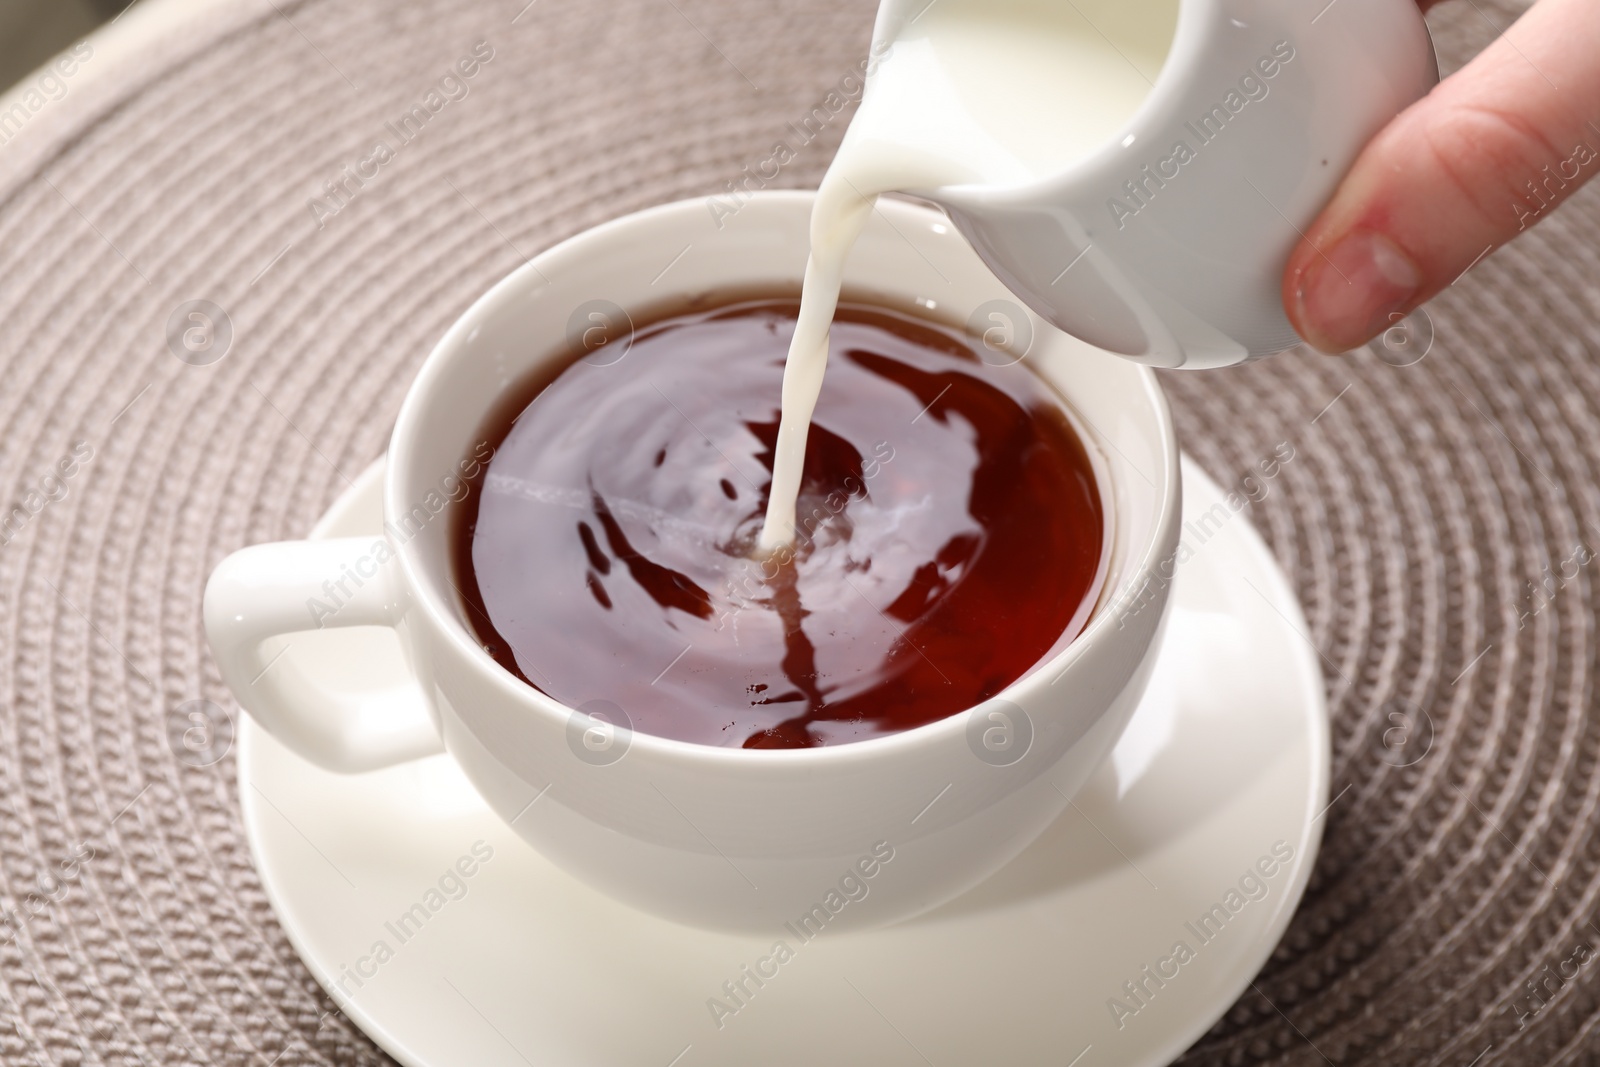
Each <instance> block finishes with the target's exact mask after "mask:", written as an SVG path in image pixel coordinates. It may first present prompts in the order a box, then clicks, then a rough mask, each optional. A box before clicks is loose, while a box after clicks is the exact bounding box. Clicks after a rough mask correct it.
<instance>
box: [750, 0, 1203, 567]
mask: <svg viewBox="0 0 1600 1067" xmlns="http://www.w3.org/2000/svg"><path fill="white" fill-rule="evenodd" d="M884 4H885V11H883V12H880V15H879V20H878V30H877V36H878V38H879V43H881V42H882V41H883V40H888V41H891V42H892V45H891V46H890V47H888V48H887V50H882V55H883V58H882V59H881V60H880V61H879V65H878V67H877V69H876V70H874V71H873V72H872V73H871V75H870V76H869V77H868V79H867V84H866V88H865V91H864V93H863V96H862V100H861V106H860V109H859V110H858V111H857V112H856V115H855V118H854V119H853V120H852V121H851V123H850V127H849V129H848V130H847V131H846V132H845V136H844V140H843V143H842V144H841V145H840V148H839V152H838V155H837V156H835V157H834V161H833V164H832V165H831V166H830V167H829V168H828V172H827V174H826V175H825V176H824V178H823V180H822V185H821V187H820V188H819V189H818V191H817V198H816V201H815V204H814V206H813V207H812V212H811V254H810V258H809V259H808V260H807V263H806V273H805V283H804V288H803V290H802V293H801V298H800V317H799V321H798V322H797V323H796V326H795V333H794V338H793V340H792V341H791V342H790V345H789V355H788V361H787V363H786V364H785V366H784V375H783V416H782V421H781V423H780V425H779V428H778V447H777V456H776V460H775V464H774V469H773V477H772V491H771V495H770V497H769V498H768V503H767V513H766V521H765V524H764V525H763V527H762V531H761V539H760V542H759V546H758V547H759V549H760V550H761V551H764V552H771V551H774V550H776V549H777V548H779V547H780V546H782V545H786V544H788V543H789V542H791V541H792V540H793V538H794V535H795V505H796V500H797V498H798V496H799V491H800V475H801V468H802V466H803V463H804V459H805V450H806V436H807V432H808V431H809V429H810V427H811V416H812V413H813V411H814V410H815V408H816V404H817V397H818V395H819V393H820V392H821V390H822V376H823V372H824V371H825V370H826V368H827V360H828V330H829V326H830V325H831V324H832V322H833V315H834V311H835V309H836V307H837V305H838V302H839V289H840V285H841V283H842V279H843V275H844V267H845V260H846V258H847V257H848V255H849V253H850V249H851V247H852V246H853V245H854V244H855V242H856V238H857V237H859V236H860V234H861V230H862V227H863V226H864V225H865V224H866V221H867V218H868V216H869V215H870V214H871V213H872V210H873V208H874V206H875V205H876V203H877V198H878V196H879V194H881V193H886V192H890V191H894V190H902V191H916V192H922V193H924V194H931V193H933V192H934V191H935V190H938V189H941V188H946V187H949V186H957V185H974V184H977V185H997V186H1000V185H1016V184H1020V183H1026V182H1031V181H1035V180H1038V179H1041V178H1046V177H1049V176H1051V175H1053V174H1056V173H1059V172H1060V171H1062V170H1063V169H1065V168H1066V167H1067V166H1069V165H1070V164H1071V163H1072V162H1073V161H1074V160H1076V159H1079V158H1081V157H1083V156H1085V155H1087V154H1089V153H1091V152H1093V151H1095V150H1096V149H1099V148H1101V147H1102V146H1103V145H1105V144H1106V142H1107V141H1108V140H1110V139H1111V138H1112V137H1113V136H1114V135H1115V134H1116V132H1117V130H1118V129H1119V128H1120V127H1121V126H1122V124H1123V123H1124V122H1126V121H1127V120H1128V119H1129V118H1130V117H1131V116H1132V115H1133V113H1134V111H1136V110H1137V109H1138V107H1139V105H1140V104H1141V103H1142V102H1143V101H1144V98H1145V96H1146V94H1147V93H1148V92H1149V90H1150V88H1151V86H1152V84H1153V83H1154V82H1155V79H1156V75H1157V73H1158V72H1159V71H1160V69H1161V66H1162V64H1163V63H1164V62H1165V60H1166V55H1167V50H1168V48H1169V47H1170V45H1171V41H1172V37H1173V32H1174V28H1175V26H1176V23H1177V7H1178V0H931V2H929V0H909V2H902V0H884Z"/></svg>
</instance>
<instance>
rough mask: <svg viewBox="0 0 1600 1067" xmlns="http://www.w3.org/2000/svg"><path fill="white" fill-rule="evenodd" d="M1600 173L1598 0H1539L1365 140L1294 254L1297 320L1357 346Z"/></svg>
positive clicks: (1314, 338) (1286, 285) (1289, 288)
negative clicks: (1467, 62) (1364, 147)
mask: <svg viewBox="0 0 1600 1067" xmlns="http://www.w3.org/2000/svg"><path fill="white" fill-rule="evenodd" d="M1473 6H1474V7H1477V4H1476V3H1474V4H1473ZM1478 11H1479V14H1480V15H1482V8H1479V9H1478ZM1485 17H1486V16H1485ZM1597 172H1600V4H1596V3H1595V2H1594V0H1540V2H1539V3H1538V4H1536V5H1535V6H1534V7H1533V8H1532V9H1531V10H1530V11H1528V13H1527V14H1525V15H1524V16H1523V17H1522V18H1521V19H1519V20H1518V21H1517V22H1516V23H1515V24H1514V25H1513V26H1512V27H1511V29H1510V30H1508V31H1507V32H1506V33H1505V34H1503V35H1502V36H1501V37H1500V38H1499V39H1498V40H1496V41H1495V42H1494V43H1493V44H1491V45H1490V46H1489V47H1488V48H1486V49H1485V50H1484V51H1483V53H1482V54H1480V55H1479V56H1478V57H1477V58H1476V59H1474V60H1473V61H1472V62H1471V63H1469V64H1468V65H1467V66H1466V67H1465V68H1463V69H1462V70H1460V71H1459V72H1457V73H1456V74H1454V75H1452V76H1451V77H1450V78H1448V79H1446V80H1445V81H1444V82H1443V83H1442V84H1440V85H1439V86H1438V87H1437V88H1436V89H1434V91H1433V92H1432V93H1430V94H1428V96H1427V97H1425V98H1424V99H1422V100H1420V101H1418V102H1417V103H1415V104H1413V105H1412V106H1411V107H1410V108H1408V109H1407V110H1406V111H1405V112H1403V113H1402V114H1401V115H1400V116H1399V117H1397V118H1396V119H1395V120H1394V121H1393V122H1391V123H1390V124H1389V125H1388V126H1387V127H1386V128H1385V129H1384V130H1382V131H1381V132H1380V133H1379V134H1378V136H1377V137H1375V138H1374V139H1373V140H1372V142H1371V143H1370V144H1368V145H1367V147H1366V149H1365V150H1364V151H1363V152H1362V153H1361V155H1360V157H1359V158H1358V159H1357V160H1356V163H1355V166H1354V167H1353V168H1352V169H1351V171H1350V173H1349V174H1348V175H1347V176H1346V177H1345V179H1344V182H1343V184H1342V185H1340V187H1339V189H1338V190H1337V191H1336V192H1335V193H1334V196H1333V199H1332V201H1330V202H1329V204H1328V206H1327V207H1326V208H1325V209H1324V210H1323V212H1322V215H1321V217H1320V218H1318V219H1317V220H1316V222H1315V223H1313V224H1312V226H1311V228H1310V229H1309V230H1308V231H1307V233H1306V235H1305V239H1304V240H1302V241H1301V242H1300V244H1299V246H1298V247H1297V248H1296V249H1295V250H1294V252H1293V254H1291V256H1290V257H1289V266H1288V269H1287V270H1286V271H1285V273H1284V280H1283V300H1284V307H1285V309H1286V310H1287V311H1288V313H1289V320H1290V322H1291V323H1293V325H1294V327H1295V329H1296V330H1298V331H1299V333H1300V336H1302V337H1304V338H1305V339H1306V340H1307V341H1309V342H1310V343H1311V344H1312V345H1314V346H1316V347H1317V348H1319V349H1322V350H1323V351H1325V352H1342V351H1345V350H1347V349H1351V348H1355V347H1356V346H1358V345H1360V344H1362V343H1364V342H1366V341H1368V340H1370V339H1371V338H1372V337H1374V336H1376V335H1377V334H1378V333H1380V332H1382V331H1383V330H1384V329H1385V328H1387V327H1388V326H1390V325H1391V324H1392V323H1393V322H1395V321H1397V320H1398V319H1399V318H1400V317H1401V316H1403V315H1404V314H1406V313H1407V312H1409V311H1411V310H1412V309H1413V308H1415V307H1416V306H1417V305H1419V304H1421V303H1422V302H1423V301H1424V300H1427V299H1428V298H1429V297H1431V296H1433V295H1434V294H1435V293H1437V292H1439V291H1440V290H1441V289H1444V288H1445V287H1447V286H1448V285H1450V284H1451V283H1452V282H1453V281H1455V280H1456V278H1458V277H1460V275H1461V274H1463V273H1464V272H1465V271H1466V270H1467V269H1468V268H1469V267H1471V266H1472V265H1473V264H1474V263H1476V262H1477V261H1478V259H1480V258H1481V257H1482V256H1484V255H1485V254H1487V253H1488V252H1489V251H1491V250H1492V249H1494V248H1496V247H1498V246H1499V245H1501V244H1503V243H1505V242H1506V241H1509V240H1510V239H1511V238H1513V237H1515V236H1516V235H1517V234H1518V233H1520V232H1521V231H1523V230H1525V229H1527V228H1528V227H1529V226H1531V225H1533V224H1534V222H1536V221H1537V220H1538V219H1540V218H1543V217H1544V216H1545V215H1547V214H1549V212H1550V211H1551V209H1552V208H1554V207H1555V205H1556V204H1558V203H1560V202H1561V201H1562V200H1564V199H1565V198H1566V197H1567V196H1569V195H1571V194H1572V193H1573V192H1574V191H1575V190H1576V189H1577V188H1578V187H1579V186H1581V185H1582V184H1583V183H1584V182H1586V181H1588V179H1589V178H1590V177H1591V176H1593V175H1594V174H1595V173H1597Z"/></svg>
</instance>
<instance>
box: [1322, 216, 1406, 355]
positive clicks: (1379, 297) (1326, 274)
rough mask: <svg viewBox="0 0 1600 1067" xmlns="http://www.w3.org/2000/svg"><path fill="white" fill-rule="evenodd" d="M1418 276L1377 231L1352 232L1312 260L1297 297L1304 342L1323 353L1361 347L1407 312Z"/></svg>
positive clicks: (1404, 255) (1396, 247) (1391, 243)
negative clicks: (1394, 317)
mask: <svg viewBox="0 0 1600 1067" xmlns="http://www.w3.org/2000/svg"><path fill="white" fill-rule="evenodd" d="M1421 288H1422V272H1421V271H1419V270H1418V269H1417V265H1416V264H1415V263H1413V262H1411V257H1410V256H1407V255H1406V254H1405V253H1404V252H1403V251H1401V250H1400V246H1399V245H1397V244H1395V243H1394V242H1393V241H1391V240H1390V239H1389V238H1387V237H1385V236H1384V235H1383V234H1381V233H1374V232H1373V231H1371V230H1357V231H1355V232H1352V233H1349V234H1346V235H1345V236H1344V237H1343V238H1341V239H1340V240H1339V242H1338V243H1337V244H1335V245H1334V246H1333V247H1332V248H1331V249H1328V250H1326V251H1325V252H1324V253H1323V254H1321V255H1319V256H1317V257H1316V258H1314V259H1313V260H1312V261H1311V262H1310V264H1308V265H1307V267H1306V270H1305V274H1304V275H1303V276H1302V277H1301V279H1300V287H1299V290H1298V292H1297V294H1296V295H1297V298H1298V300H1299V302H1300V321H1301V323H1302V324H1303V325H1304V327H1305V328H1306V340H1307V341H1309V342H1311V344H1312V345H1314V346H1316V347H1317V348H1320V349H1322V350H1323V351H1324V352H1345V351H1348V350H1349V349H1352V348H1355V347H1357V346H1359V345H1362V344H1365V343H1366V342H1367V341H1370V340H1371V339H1372V338H1374V337H1376V336H1377V335H1378V334H1379V333H1381V332H1382V331H1383V330H1384V329H1385V328H1386V327H1387V326H1388V325H1389V324H1390V322H1391V321H1393V318H1392V317H1393V316H1398V315H1401V314H1403V313H1404V312H1406V311H1409V310H1410V309H1411V305H1412V303H1413V301H1415V300H1416V297H1417V293H1418V292H1419V291H1420V290H1421Z"/></svg>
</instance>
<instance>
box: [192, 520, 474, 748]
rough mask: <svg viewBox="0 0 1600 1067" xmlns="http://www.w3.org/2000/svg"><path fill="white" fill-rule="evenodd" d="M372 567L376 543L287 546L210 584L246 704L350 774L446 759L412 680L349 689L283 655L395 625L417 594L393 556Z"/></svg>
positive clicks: (218, 646)
mask: <svg viewBox="0 0 1600 1067" xmlns="http://www.w3.org/2000/svg"><path fill="white" fill-rule="evenodd" d="M372 560H373V538H371V537H348V538H333V539H329V540H320V541H280V542H275V543H270V544H262V545H252V546H251V547H249V548H245V549H241V550H240V551H238V552H235V553H234V554H233V555H231V556H229V557H228V558H227V559H225V560H223V561H222V563H221V564H219V565H218V566H217V569H216V570H214V571H212V572H211V578H210V580H209V581H208V582H207V583H206V592H205V612H204V614H205V627H206V639H207V640H208V641H209V642H210V643H211V650H212V653H213V654H214V655H215V656H216V660H217V665H218V667H220V668H221V671H222V680H223V681H224V682H226V683H227V685H228V688H229V689H231V690H233V694H234V696H235V698H237V699H238V701H239V704H240V706H241V707H243V708H244V709H245V710H246V711H248V712H249V713H250V714H251V715H252V716H253V717H254V718H255V719H256V721H257V722H259V723H260V724H261V725H262V726H263V727H264V728H265V729H266V731H267V732H268V733H269V734H271V735H272V736H273V737H275V738H277V739H278V740H279V741H281V742H283V743H284V744H285V745H287V746H289V748H291V749H293V750H294V751H295V752H296V753H298V754H299V755H301V756H303V757H305V758H306V759H308V760H310V761H311V762H312V763H315V764H316V765H317V766H319V767H323V768H326V769H328V770H330V771H338V772H341V773H345V774H353V773H356V772H359V771H370V770H376V769H378V768H380V767H388V766H391V765H393V764H396V763H404V762H406V761H408V760H414V759H418V758H421V757H423V756H430V755H433V754H434V753H437V752H442V751H444V745H443V743H442V742H441V741H440V739H439V732H438V728H437V727H436V726H435V724H434V716H433V712H432V708H431V707H430V706H429V703H428V699H427V697H426V696H425V695H424V694H423V691H422V688H421V687H420V686H419V685H418V684H417V683H416V682H415V681H414V680H411V679H404V680H401V681H399V682H398V683H397V682H395V681H394V680H392V679H390V680H384V681H375V683H374V685H373V686H372V687H371V688H370V689H366V688H363V689H362V690H361V691H359V692H345V691H339V690H336V689H333V688H330V687H328V686H325V685H323V684H320V683H319V682H318V681H317V680H316V679H314V678H312V677H310V676H309V675H308V674H307V673H306V672H305V671H303V670H302V669H301V668H300V666H299V665H298V664H297V663H296V662H295V658H294V657H293V656H288V655H285V652H287V650H288V648H289V647H290V646H291V645H293V644H294V643H296V642H297V641H308V642H309V641H315V640H317V639H318V638H317V633H318V631H320V630H323V629H327V628H329V627H348V626H383V627H389V628H391V629H392V628H394V627H395V625H396V624H397V623H398V622H399V621H400V619H401V617H402V616H403V615H404V614H405V611H406V608H407V607H408V605H409V602H410V598H409V596H408V595H407V594H406V592H405V590H404V588H403V587H402V586H401V584H400V583H399V582H398V581H397V580H396V575H395V573H394V567H395V565H396V564H395V563H394V561H393V559H392V557H391V559H390V560H388V561H386V562H385V563H382V564H378V565H377V566H376V568H375V573H373V574H372V575H370V576H368V575H365V574H363V573H361V571H363V570H365V568H364V567H363V566H362V564H370V563H371V562H372ZM329 583H332V584H329ZM333 590H337V592H335V593H334V594H333V595H330V591H333ZM284 638H286V639H287V643H286V642H285V641H283V640H280V639H284Z"/></svg>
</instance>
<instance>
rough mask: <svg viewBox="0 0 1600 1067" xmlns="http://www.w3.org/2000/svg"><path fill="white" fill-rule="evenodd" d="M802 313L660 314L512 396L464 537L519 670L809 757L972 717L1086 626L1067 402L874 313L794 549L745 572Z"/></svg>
mask: <svg viewBox="0 0 1600 1067" xmlns="http://www.w3.org/2000/svg"><path fill="white" fill-rule="evenodd" d="M797 309H798V302H797V301H795V300H787V299H780V300H762V301H750V302H746V303H740V304H736V305H732V306H726V307H722V308H718V309H716V310H712V311H698V312H692V313H683V314H678V315H675V316H672V317H668V318H664V319H662V320H660V321H657V322H655V323H654V324H652V325H649V326H646V327H642V328H640V329H639V330H637V332H636V333H635V335H634V337H633V339H632V344H631V347H624V344H625V343H624V342H623V341H622V340H615V341H612V342H610V345H612V346H617V347H615V348H611V349H610V350H608V348H606V347H602V348H600V349H598V350H596V351H595V352H592V353H589V354H587V355H586V356H585V358H583V359H582V360H581V361H579V360H575V361H574V362H572V363H571V364H570V365H568V366H566V367H565V368H564V369H562V370H561V371H560V372H559V374H556V375H555V376H554V377H551V376H550V375H549V374H546V375H545V376H544V377H542V378H541V379H540V380H539V381H536V382H529V383H526V385H525V387H524V388H523V389H522V390H521V391H520V392H519V393H516V394H515V395H513V396H511V397H509V398H508V405H507V407H506V409H505V410H504V411H503V412H502V413H501V414H500V415H499V416H497V417H496V418H494V419H493V420H492V422H491V425H489V426H487V427H486V428H485V430H484V434H483V437H484V439H486V440H487V441H489V442H490V443H492V444H494V445H495V453H494V457H493V459H492V460H491V461H490V462H489V464H488V465H487V469H486V472H485V474H483V475H482V476H480V478H481V480H480V483H479V484H478V485H477V486H475V487H474V489H475V491H474V492H473V493H472V494H471V495H470V496H469V497H468V498H467V500H466V503H465V506H464V507H463V509H462V513H461V515H462V521H461V524H460V526H459V528H458V529H457V530H456V531H455V549H456V565H457V568H458V572H459V573H458V576H459V580H460V586H461V589H462V591H463V593H464V595H465V596H466V598H467V600H468V615H469V617H470V618H471V620H472V623H473V625H474V627H475V628H476V630H477V633H478V635H479V637H480V639H481V640H482V642H483V644H484V647H485V648H486V649H487V650H488V651H489V652H490V653H491V654H492V655H493V656H494V657H495V659H497V660H498V661H499V662H500V663H501V664H503V665H504V666H505V667H506V668H507V669H508V670H510V671H512V672H513V673H515V674H516V675H517V676H518V677H520V678H522V679H523V680H525V681H526V682H528V683H529V684H530V685H534V686H537V687H538V688H539V689H541V690H543V691H544V692H545V693H547V694H549V695H550V696H551V697H554V698H555V699H556V700H558V701H560V702H562V703H563V704H566V705H568V706H570V707H576V708H581V707H584V706H585V705H588V704H591V703H592V702H600V701H603V702H606V703H607V704H609V705H615V706H616V707H617V708H620V709H622V711H623V712H624V713H625V714H626V717H627V721H629V722H630V723H631V725H632V728H633V729H634V730H638V731H642V732H645V733H651V734H657V735H659V736H662V737H670V738H676V739H679V740H683V741H695V742H700V743H703V744H708V745H723V746H744V747H745V748H799V747H805V746H813V745H837V744H843V743H845V742H850V741H860V740H865V739H867V738H871V737H877V736H880V735H883V734H888V733H893V732H896V731H899V730H908V729H911V728H913V727H916V726H921V725H923V724H925V723H929V722H933V721H934V720H936V719H940V718H943V717H944V716H947V715H951V714H954V713H956V712H960V711H964V710H966V709H968V708H971V707H974V706H976V705H978V704H981V703H983V702H984V701H985V700H987V699H989V698H990V697H993V696H995V695H996V694H998V693H999V692H1000V691H1001V690H1003V689H1004V688H1005V687H1006V686H1007V685H1009V684H1011V683H1012V682H1014V681H1016V680H1017V679H1018V678H1020V677H1021V676H1022V675H1024V674H1026V673H1027V672H1028V671H1029V670H1030V669H1032V668H1034V667H1035V666H1037V665H1038V664H1039V663H1040V662H1041V661H1042V660H1044V659H1045V658H1046V657H1047V656H1049V655H1050V654H1052V653H1053V652H1054V651H1056V650H1058V649H1059V648H1060V647H1061V646H1062V645H1063V644H1065V643H1066V642H1067V641H1069V640H1071V638H1072V637H1073V636H1075V635H1076V634H1077V633H1078V632H1079V631H1080V630H1081V629H1082V628H1083V626H1084V625H1085V624H1086V622H1087V621H1088V618H1089V615H1090V612H1091V610H1092V608H1093V606H1094V603H1095V601H1096V598H1097V597H1098V595H1099V592H1100V586H1101V584H1102V582H1103V580H1104V572H1105V556H1106V550H1105V544H1104V541H1105V521H1104V515H1103V514H1102V507H1101V500H1100V494H1099V491H1098V489H1097V488H1096V484H1095V478H1094V475H1093V472H1092V465H1091V461H1090V458H1089V455H1088V453H1087V451H1086V449H1085V446H1084V444H1083V442H1082V441H1080V440H1079V438H1078V435H1077V434H1076V432H1075V431H1074V430H1073V428H1072V426H1071V424H1070V423H1069V422H1068V421H1067V418H1066V417H1065V416H1064V415H1063V414H1062V412H1061V410H1060V406H1059V402H1058V401H1057V400H1056V399H1055V398H1054V395H1053V394H1052V392H1051V391H1050V388H1049V386H1047V385H1046V384H1045V383H1044V382H1043V381H1042V380H1041V379H1040V378H1038V377H1037V376H1036V375H1034V374H1033V372H1032V371H1030V370H1029V369H1027V368H1026V367H1025V366H1023V365H1020V364H1019V365H1015V366H1009V367H995V366H990V365H988V364H986V363H984V362H983V361H982V360H980V359H979V358H978V356H977V355H976V354H975V352H974V348H973V342H972V341H971V340H970V339H969V338H968V337H967V336H966V335H965V334H963V333H961V332H959V331H956V330H952V329H946V328H944V327H942V326H938V325H935V324H933V323H931V322H928V321H926V320H923V319H919V318H913V317H911V316H908V315H903V314H899V313H897V312H893V311H888V310H884V309H882V308H876V307H866V306H861V305H851V304H842V305H840V308H839V311H838V314H837V317H836V318H835V320H834V326H833V335H832V345H831V350H830V354H829V364H828V372H827V377H826V379H825V382H824V385H823V388H822V397H821V401H820V402H819V403H818V405H817V409H816V415H815V418H814V419H813V422H812V429H811V434H810V439H809V444H808V447H807V451H806V459H805V473H804V477H803V480H802V488H801V497H800V506H799V509H798V515H799V520H798V536H797V538H796V540H795V542H794V544H793V545H792V546H791V547H790V548H787V549H784V550H781V551H780V552H779V553H778V554H776V555H774V556H770V557H768V558H759V557H757V556H756V555H755V554H754V545H755V542H756V538H757V536H758V535H759V533H760V530H761V524H762V517H763V514H764V512H765V510H766V503H767V493H768V490H769V486H770V481H771V478H772V466H773V448H774V445H775V443H776V440H777V433H778V416H779V397H780V393H781V387H782V379H783V366H784V357H785V354H786V352H787V350H788V346H789V338H790V336H791V335H792V333H793V332H794V323H795V315H796V311H797ZM613 352H614V353H616V356H620V358H616V357H614V356H613V355H612V353H613ZM578 355H580V356H584V353H581V352H580V353H578ZM602 706H604V705H602Z"/></svg>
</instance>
